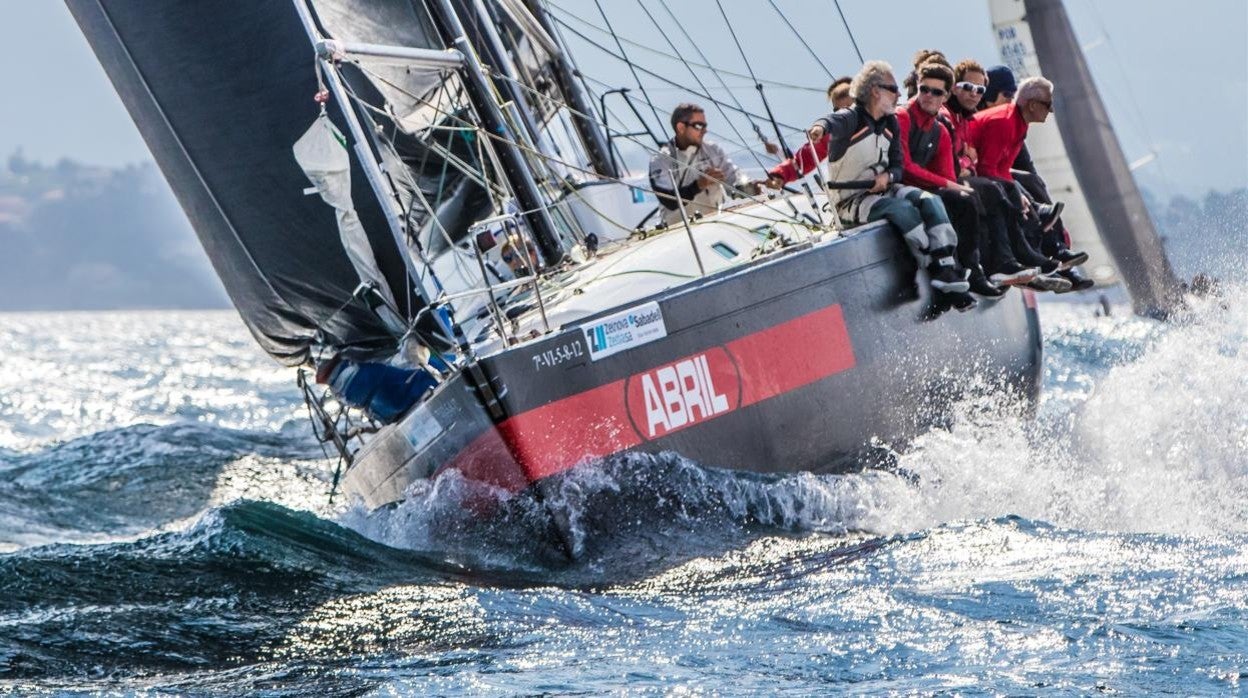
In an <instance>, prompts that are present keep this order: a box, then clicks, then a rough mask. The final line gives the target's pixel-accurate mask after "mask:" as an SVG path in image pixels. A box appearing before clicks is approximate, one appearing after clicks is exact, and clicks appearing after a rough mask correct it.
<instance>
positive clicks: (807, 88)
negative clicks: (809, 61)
mask: <svg viewBox="0 0 1248 698" xmlns="http://www.w3.org/2000/svg"><path fill="white" fill-rule="evenodd" d="M545 2H546V4H547V5H549V6H550V7H552V8H554V9H556V10H558V11H559V12H560V13H562V14H564V15H566V16H567V17H568V19H571V20H573V21H576V22H578V23H580V24H582V25H584V26H585V27H588V28H590V29H593V30H594V31H596V32H598V33H599V34H609V33H610V32H608V31H607V30H605V29H603V28H602V27H600V26H598V25H596V24H594V23H593V22H590V21H588V20H586V19H584V18H583V17H580V16H577V15H576V14H575V13H573V12H572V11H570V10H567V9H565V8H563V7H561V6H559V5H558V4H556V3H554V2H552V1H551V0H545ZM669 14H670V12H669ZM551 20H553V21H554V22H555V23H556V25H562V26H563V27H565V28H567V29H568V31H571V32H573V33H574V34H576V35H577V36H578V37H580V38H581V39H582V40H584V41H586V42H589V43H594V42H593V41H592V40H591V39H589V38H587V37H586V36H585V35H584V34H581V33H580V32H578V31H576V30H575V29H573V28H572V27H571V26H569V25H568V23H567V22H564V21H563V20H562V19H559V18H557V17H554V16H552V17H551ZM673 21H675V20H674V19H673ZM677 28H678V29H681V30H682V31H683V30H684V27H682V26H680V25H679V24H677ZM685 36H686V38H687V37H688V36H689V35H688V32H685ZM617 39H618V40H619V41H621V42H623V43H625V44H628V45H629V46H632V47H633V48H635V49H638V50H640V51H643V52H645V53H651V54H654V55H656V56H662V57H663V58H667V59H670V60H678V59H677V57H676V56H673V55H671V54H670V53H667V52H666V51H663V50H661V49H657V48H654V47H653V46H649V45H647V44H643V43H641V42H639V41H635V40H632V39H628V38H624V37H617ZM691 41H692V40H691ZM565 43H566V42H565ZM702 60H703V61H704V62H703V63H698V62H696V61H689V64H690V65H693V66H697V67H698V68H705V69H707V70H713V71H715V72H716V73H722V74H724V75H728V76H731V77H734V78H742V79H749V77H750V76H749V75H746V74H745V73H738V72H735V71H732V70H726V69H724V68H718V67H716V66H713V65H710V62H709V61H708V60H707V59H706V57H705V56H703V57H702ZM756 82H761V83H764V84H766V85H769V86H771V87H776V88H780V89H785V90H800V91H803V92H815V93H819V94H823V91H824V90H823V88H820V87H811V86H810V85H796V84H793V83H791V82H781V81H779V80H772V79H769V78H759V79H758V80H757V81H756Z"/></svg>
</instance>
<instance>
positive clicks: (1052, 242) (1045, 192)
mask: <svg viewBox="0 0 1248 698" xmlns="http://www.w3.org/2000/svg"><path fill="white" fill-rule="evenodd" d="M1010 175H1011V176H1012V177H1014V181H1015V182H1018V183H1019V184H1020V185H1022V187H1023V190H1024V191H1025V192H1026V193H1027V194H1029V195H1030V196H1031V200H1032V201H1033V202H1035V201H1039V202H1040V203H1045V204H1051V203H1053V197H1052V196H1051V195H1050V194H1049V187H1048V185H1046V184H1045V183H1044V178H1043V177H1041V176H1040V175H1038V174H1036V173H1034V172H1023V171H1017V170H1014V171H1011V172H1010ZM1068 247H1070V231H1069V230H1067V229H1066V224H1065V223H1064V222H1063V221H1062V219H1061V218H1058V219H1057V222H1056V223H1054V224H1053V227H1052V228H1050V229H1049V231H1048V232H1047V233H1045V232H1042V233H1041V235H1040V252H1041V253H1043V254H1045V255H1048V256H1050V257H1052V256H1053V255H1055V254H1057V253H1058V252H1060V251H1062V250H1063V249H1065V248H1068Z"/></svg>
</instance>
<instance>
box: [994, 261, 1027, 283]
mask: <svg viewBox="0 0 1248 698" xmlns="http://www.w3.org/2000/svg"><path fill="white" fill-rule="evenodd" d="M1039 273H1040V270H1039V269H1037V268H1035V267H1024V266H1023V265H1021V264H1019V263H1018V262H1012V261H1011V262H1006V263H1005V264H1003V265H1001V267H1000V268H998V269H997V270H996V271H995V272H993V274H992V276H990V277H988V280H989V281H991V282H992V283H993V284H995V285H997V286H1021V285H1023V284H1026V283H1027V282H1029V281H1031V280H1032V279H1034V278H1036V275H1037V274H1039Z"/></svg>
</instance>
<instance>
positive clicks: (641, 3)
mask: <svg viewBox="0 0 1248 698" xmlns="http://www.w3.org/2000/svg"><path fill="white" fill-rule="evenodd" d="M661 1H662V0H660V2H661ZM663 5H664V7H666V6H667V5H666V3H663ZM637 6H638V7H640V8H641V11H642V12H645V13H646V17H648V18H649V19H650V23H651V24H653V25H654V28H655V29H656V30H658V32H659V35H660V36H662V37H663V40H664V41H666V42H667V45H668V46H670V47H671V48H672V51H675V52H676V53H677V55H679V50H678V49H677V48H676V44H674V43H673V42H672V39H671V37H669V36H668V35H667V32H665V31H663V25H661V24H659V22H658V20H656V19H655V18H654V15H653V14H651V12H650V8H648V7H646V4H645V2H644V1H643V0H637ZM681 62H682V63H684V64H685V68H686V69H687V70H688V71H689V74H690V75H691V76H693V79H694V82H696V83H698V87H701V88H702V91H703V92H707V93H709V92H710V90H709V89H707V87H706V83H704V82H702V78H700V77H698V74H697V72H696V71H694V69H693V67H692V66H690V65H689V63H688V62H687V61H685V60H684V59H683V58H682V59H681ZM729 94H731V93H729ZM715 108H716V109H718V110H719V113H720V115H721V116H723V117H724V121H726V122H727V123H728V127H729V128H731V129H732V132H733V133H734V134H736V136H737V138H738V139H739V140H741V141H742V142H743V143H744V142H745V136H743V135H742V134H741V131H740V130H739V129H738V128H737V125H736V124H734V123H733V122H732V119H731V118H730V117H729V116H728V112H727V111H726V110H724V108H723V107H721V106H719V105H718V104H717V105H715ZM750 124H751V125H752V126H753V127H754V131H755V133H757V134H758V135H759V137H760V138H762V135H763V133H762V131H761V130H760V129H759V128H758V124H755V123H754V122H753V120H751V121H750ZM763 142H764V143H766V139H764V140H763ZM750 155H752V156H753V157H754V161H755V162H756V163H758V166H759V167H761V168H763V169H764V170H766V169H767V166H766V165H764V164H763V159H762V158H761V157H760V156H759V155H758V153H756V152H754V151H753V150H752V149H751V150H750ZM673 184H675V182H673Z"/></svg>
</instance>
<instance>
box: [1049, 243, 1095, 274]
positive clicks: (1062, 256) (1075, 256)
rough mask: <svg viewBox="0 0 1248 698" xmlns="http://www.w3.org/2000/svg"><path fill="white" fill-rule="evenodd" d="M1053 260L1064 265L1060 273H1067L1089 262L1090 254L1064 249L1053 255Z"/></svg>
mask: <svg viewBox="0 0 1248 698" xmlns="http://www.w3.org/2000/svg"><path fill="white" fill-rule="evenodd" d="M1052 259H1053V260H1054V261H1056V262H1058V263H1060V264H1061V265H1062V266H1061V268H1060V269H1058V271H1066V270H1068V269H1074V268H1075V267H1077V266H1079V265H1080V264H1083V263H1084V262H1086V261H1088V253H1087V252H1075V251H1074V250H1071V249H1068V248H1066V247H1063V248H1061V249H1059V250H1058V251H1057V254H1055V255H1053V257H1052Z"/></svg>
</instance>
